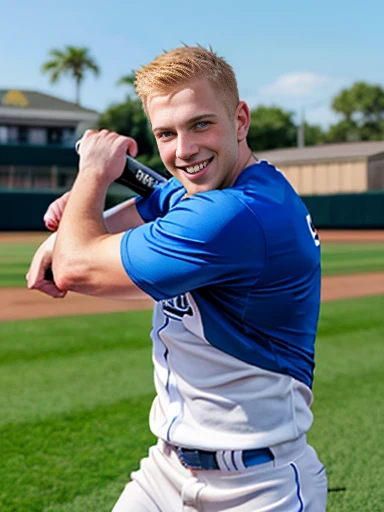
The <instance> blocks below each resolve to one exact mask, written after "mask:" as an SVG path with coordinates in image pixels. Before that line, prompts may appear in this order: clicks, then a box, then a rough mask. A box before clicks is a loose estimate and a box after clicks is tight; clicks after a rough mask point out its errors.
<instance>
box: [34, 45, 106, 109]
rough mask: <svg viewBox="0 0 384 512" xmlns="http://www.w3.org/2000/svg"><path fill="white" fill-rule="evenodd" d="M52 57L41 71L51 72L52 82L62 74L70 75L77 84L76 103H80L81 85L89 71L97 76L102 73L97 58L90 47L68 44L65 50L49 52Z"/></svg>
mask: <svg viewBox="0 0 384 512" xmlns="http://www.w3.org/2000/svg"><path fill="white" fill-rule="evenodd" d="M49 54H50V56H51V57H52V58H51V59H50V60H48V61H47V62H45V63H44V64H43V65H42V67H41V71H42V72H43V73H50V75H51V83H52V84H54V83H56V82H57V81H58V80H59V78H60V77H61V76H62V75H70V76H71V77H72V78H74V80H75V84H76V104H77V105H80V86H81V84H82V82H83V80H84V78H85V74H86V73H87V72H88V71H91V72H92V73H94V75H95V76H98V75H99V74H100V70H99V67H98V65H97V64H96V62H95V60H94V59H93V57H91V55H90V54H89V50H88V48H78V47H75V46H66V47H65V49H64V50H57V49H53V50H50V52H49Z"/></svg>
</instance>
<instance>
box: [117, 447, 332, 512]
mask: <svg viewBox="0 0 384 512" xmlns="http://www.w3.org/2000/svg"><path fill="white" fill-rule="evenodd" d="M271 451H272V452H273V454H274V456H275V459H274V460H273V461H272V462H266V463H264V464H260V465H257V466H253V467H250V468H246V469H245V470H242V471H221V470H209V471H207V470H190V469H186V468H185V467H183V466H182V465H181V463H180V461H179V459H178V457H177V455H176V453H175V451H174V450H173V449H172V448H170V447H169V446H168V445H167V444H165V443H164V442H163V441H159V442H158V444H157V445H156V446H153V447H152V448H151V449H150V452H149V457H147V458H145V459H143V460H142V462H141V467H140V470H139V471H136V472H134V473H132V475H131V476H132V481H131V482H130V483H129V484H128V485H127V486H126V488H125V490H124V491H123V493H122V494H121V496H120V498H119V500H118V502H117V503H116V505H115V507H114V508H113V511H112V512H325V510H326V501H327V477H326V473H325V468H324V466H323V465H322V464H321V462H320V461H319V459H318V458H317V455H316V452H315V450H314V449H313V448H312V447H311V446H309V445H307V443H306V441H305V437H303V438H302V439H300V440H298V441H295V442H293V443H285V444H284V445H280V446H276V447H272V448H271Z"/></svg>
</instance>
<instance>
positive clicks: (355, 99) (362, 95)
mask: <svg viewBox="0 0 384 512" xmlns="http://www.w3.org/2000/svg"><path fill="white" fill-rule="evenodd" d="M332 109H333V110H334V111H335V112H337V113H338V114H339V115H340V116H341V121H340V122H338V123H336V124H334V125H332V126H331V127H330V129H329V131H328V133H327V141H328V142H344V141H356V140H382V139H384V89H383V88H382V87H381V86H380V85H371V84H368V83H366V82H355V83H354V84H353V85H352V86H351V87H350V88H349V89H343V90H342V91H341V92H340V93H339V94H338V95H337V96H335V97H334V98H333V101H332Z"/></svg>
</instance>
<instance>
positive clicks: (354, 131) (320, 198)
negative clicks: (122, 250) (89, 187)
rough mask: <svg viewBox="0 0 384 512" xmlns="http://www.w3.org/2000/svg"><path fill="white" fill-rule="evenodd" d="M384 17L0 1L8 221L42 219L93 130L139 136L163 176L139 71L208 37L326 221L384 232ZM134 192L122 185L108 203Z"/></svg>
mask: <svg viewBox="0 0 384 512" xmlns="http://www.w3.org/2000/svg"><path fill="white" fill-rule="evenodd" d="M383 16H384V4H383V3H382V2H379V1H374V0H372V1H370V2H368V3H366V4H365V5H364V7H363V5H362V4H361V3H357V2H356V3H351V2H347V1H344V0H340V1H338V2H332V1H330V0H324V1H323V2H321V4H316V5H314V4H311V3H308V2H304V1H300V0H297V1H293V2H289V3H288V2H284V1H281V0H271V1H269V2H260V1H256V0H253V1H250V0H243V2H241V3H239V2H235V1H231V0H224V1H221V2H218V1H211V2H204V1H201V0H196V1H195V2H194V3H193V5H191V4H182V3H179V2H177V1H175V0H170V1H168V2H166V3H165V4H164V3H157V2H153V1H149V2H148V1H147V2H145V3H142V2H141V3H140V2H138V3H135V2H129V3H128V2H125V3H123V2H119V1H117V0H111V1H110V2H108V4H105V3H104V2H100V1H96V2H92V3H91V2H87V1H80V2H75V1H72V0H68V1H66V2H65V3H61V4H57V5H55V6H53V4H52V3H51V2H48V1H46V0H40V1H37V2H34V3H30V2H26V1H24V0H22V1H20V2H18V4H17V7H16V6H15V4H14V3H13V2H10V1H7V0H6V1H3V2H2V8H1V21H0V24H1V25H0V26H1V30H0V46H1V48H2V52H1V57H0V205H1V206H0V229H1V230H38V229H42V228H43V225H42V219H41V217H42V215H41V213H42V212H44V211H45V208H46V206H47V204H49V202H51V201H52V199H53V198H55V197H57V196H58V195H59V194H61V193H62V192H64V191H66V190H68V189H69V188H70V187H71V184H72V182H73V180H74V177H75V175H76V172H77V155H76V153H75V151H74V143H75V141H76V140H77V139H78V138H79V137H81V135H82V133H83V132H84V130H85V129H87V128H90V127H96V128H108V129H110V130H116V131H118V132H119V133H122V134H126V135H130V136H133V137H134V138H136V140H137V141H138V144H139V151H140V156H139V159H140V160H141V161H142V162H143V163H145V164H147V165H149V166H150V167H152V168H154V169H156V170H158V171H160V172H163V173H165V174H166V171H165V169H164V167H163V165H162V163H161V160H160V158H159V156H158V153H157V149H156V144H155V142H154V139H153V137H152V134H151V132H150V130H149V128H148V123H147V120H146V118H145V115H144V113H143V111H142V109H141V105H140V102H139V101H138V99H137V98H136V96H135V93H134V88H133V79H134V71H135V70H136V69H138V68H139V67H140V65H142V64H146V63H148V62H149V61H150V60H151V59H153V58H154V57H155V56H157V55H158V54H159V53H161V52H162V51H163V50H164V49H166V50H167V49H171V48H174V47H177V46H181V45H182V44H188V45H195V44H200V45H203V46H205V47H208V46H211V47H212V48H213V50H214V51H216V52H217V53H218V54H219V55H220V56H223V57H224V58H226V60H227V61H228V62H229V63H230V64H231V65H232V66H233V67H234V69H235V72H236V75H237V79H238V85H239V90H240V96H241V98H242V99H244V100H245V101H247V103H248V104H249V106H250V108H251V111H252V123H251V128H250V131H249V137H248V139H249V144H250V146H251V148H252V150H253V151H254V152H255V154H256V156H257V157H258V158H260V159H267V160H269V161H271V162H272V163H274V164H275V165H276V166H277V167H278V168H279V169H280V170H281V171H282V172H283V173H284V174H285V175H286V176H287V178H288V179H289V181H290V182H291V183H292V185H293V186H294V188H295V189H296V190H297V191H298V193H299V194H300V195H301V196H302V197H303V198H304V200H305V202H306V203H307V205H308V207H309V209H310V210H311V212H312V215H313V218H314V221H315V224H316V225H317V226H318V227H322V228H365V227H367V228H383V227H384V212H383V210H384V208H383V206H382V205H383V197H384V196H383V195H382V194H383V189H384V74H383V73H384V72H383V69H384V68H383V65H382V48H383V39H384V36H383V32H382V24H381V21H382V19H383ZM129 194H130V192H129V191H127V190H124V189H123V188H122V187H121V186H118V185H113V186H112V187H111V190H110V193H109V197H108V202H109V203H110V204H113V203H114V202H117V201H119V200H121V199H122V198H124V197H126V196H129ZM335 196H342V197H335ZM21 203H22V204H24V205H25V207H27V208H28V209H29V211H31V215H30V216H28V218H27V219H26V218H25V215H23V216H21V215H20V214H18V213H17V212H18V211H19V205H20V204H21ZM341 205H342V207H341ZM340 210H341V213H340Z"/></svg>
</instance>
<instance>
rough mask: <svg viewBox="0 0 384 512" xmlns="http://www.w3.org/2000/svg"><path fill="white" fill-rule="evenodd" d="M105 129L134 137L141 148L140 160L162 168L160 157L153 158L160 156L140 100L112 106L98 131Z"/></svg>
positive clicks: (103, 116) (99, 125)
mask: <svg viewBox="0 0 384 512" xmlns="http://www.w3.org/2000/svg"><path fill="white" fill-rule="evenodd" d="M103 128H106V129H107V130H111V131H115V132H117V133H120V134H121V135H126V136H128V137H132V138H133V139H135V140H136V142H137V145H138V147H139V155H140V156H139V160H143V163H145V164H146V165H149V166H150V164H152V166H153V164H154V163H156V166H160V162H161V160H159V157H158V158H153V157H155V156H158V151H157V145H156V141H155V137H154V136H153V134H152V131H151V128H150V125H149V122H148V119H147V117H146V116H145V114H144V111H143V108H142V106H141V101H140V100H138V99H130V98H127V99H126V101H125V102H124V103H120V104H115V105H112V106H110V107H109V108H108V109H107V110H106V111H105V112H104V113H103V114H102V115H101V116H100V119H99V124H98V129H103ZM144 155H145V156H144ZM162 167H163V166H162Z"/></svg>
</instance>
